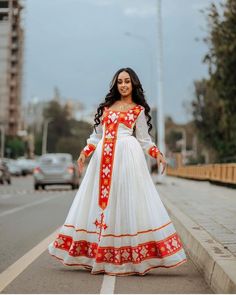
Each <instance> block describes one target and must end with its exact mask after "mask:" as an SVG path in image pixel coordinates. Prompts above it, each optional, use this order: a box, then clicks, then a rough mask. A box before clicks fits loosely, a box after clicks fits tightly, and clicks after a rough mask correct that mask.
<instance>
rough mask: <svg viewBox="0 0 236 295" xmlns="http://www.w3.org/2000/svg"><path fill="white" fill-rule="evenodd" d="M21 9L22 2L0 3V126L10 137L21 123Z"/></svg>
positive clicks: (0, 1)
mask: <svg viewBox="0 0 236 295" xmlns="http://www.w3.org/2000/svg"><path fill="white" fill-rule="evenodd" d="M22 9H23V6H22V1H21V0H0V125H1V126H3V125H4V129H5V133H6V134H7V135H13V136H14V135H16V134H17V131H18V130H19V129H20V121H21V111H20V110H21V92H22V91H21V90H22V65H23V61H22V59H23V40H24V34H23V28H22V24H21V14H22Z"/></svg>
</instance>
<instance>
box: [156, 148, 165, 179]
mask: <svg viewBox="0 0 236 295" xmlns="http://www.w3.org/2000/svg"><path fill="white" fill-rule="evenodd" d="M160 164H162V171H161V174H163V173H164V171H165V169H166V164H167V163H166V159H165V157H164V155H163V154H162V153H158V154H157V166H158V169H159V168H160Z"/></svg>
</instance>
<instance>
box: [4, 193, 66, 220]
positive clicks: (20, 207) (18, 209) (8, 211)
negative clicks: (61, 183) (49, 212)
mask: <svg viewBox="0 0 236 295" xmlns="http://www.w3.org/2000/svg"><path fill="white" fill-rule="evenodd" d="M59 196H65V194H57V195H56V196H52V197H49V198H45V199H42V200H38V201H36V202H33V203H29V204H25V205H22V206H19V207H16V208H14V209H10V210H7V211H4V212H2V213H0V217H3V216H6V215H9V214H12V213H16V212H18V211H21V210H24V209H26V208H29V207H33V206H36V205H39V204H43V203H45V202H48V201H50V200H53V199H56V198H58V197H59Z"/></svg>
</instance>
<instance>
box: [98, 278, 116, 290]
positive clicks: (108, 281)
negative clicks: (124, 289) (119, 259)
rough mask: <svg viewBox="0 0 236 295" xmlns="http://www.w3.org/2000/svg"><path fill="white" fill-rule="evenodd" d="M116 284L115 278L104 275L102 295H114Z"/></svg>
mask: <svg viewBox="0 0 236 295" xmlns="http://www.w3.org/2000/svg"><path fill="white" fill-rule="evenodd" d="M115 282H116V277H115V276H108V275H104V277H103V281H102V287H101V290H100V294H114V290H115Z"/></svg>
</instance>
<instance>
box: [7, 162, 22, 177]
mask: <svg viewBox="0 0 236 295" xmlns="http://www.w3.org/2000/svg"><path fill="white" fill-rule="evenodd" d="M7 167H8V169H9V172H10V174H11V175H14V176H20V175H22V170H21V168H20V166H18V165H17V162H16V160H8V161H7Z"/></svg>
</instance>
